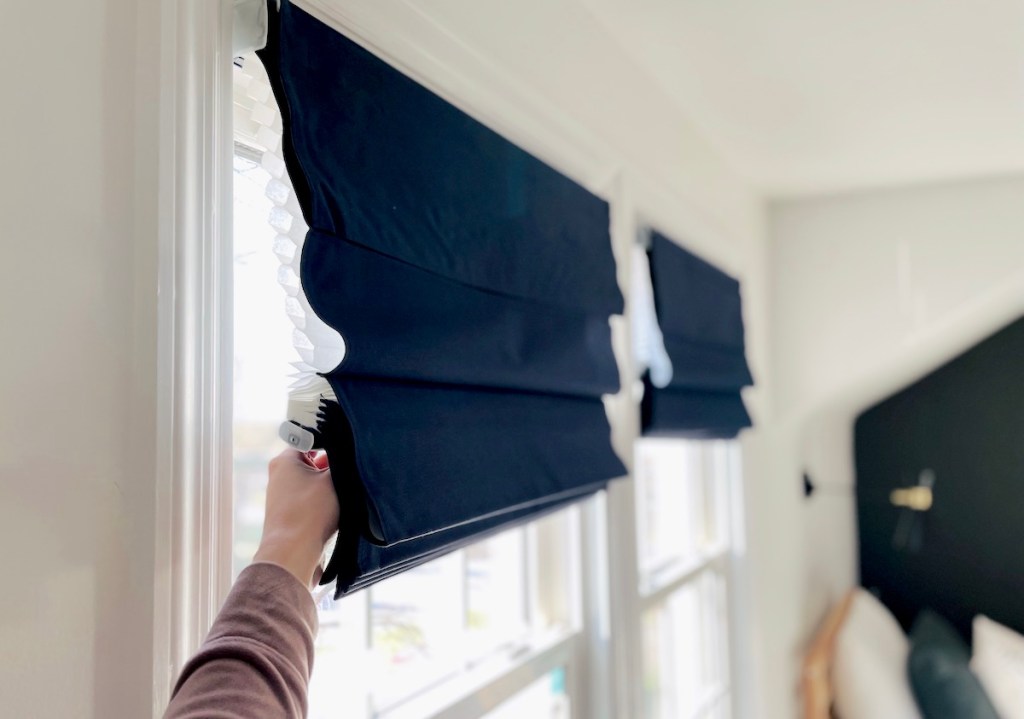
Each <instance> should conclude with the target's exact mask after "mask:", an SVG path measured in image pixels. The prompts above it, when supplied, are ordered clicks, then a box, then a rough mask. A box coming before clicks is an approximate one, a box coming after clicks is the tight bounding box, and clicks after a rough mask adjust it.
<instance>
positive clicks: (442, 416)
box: [260, 0, 625, 594]
mask: <svg viewBox="0 0 1024 719" xmlns="http://www.w3.org/2000/svg"><path fill="white" fill-rule="evenodd" d="M275 5H276V3H273V2H272V3H271V4H270V7H271V28H270V33H269V41H268V45H267V47H266V48H265V49H264V50H263V51H261V52H260V58H261V60H262V61H263V63H264V65H265V66H266V68H267V72H268V75H269V77H270V79H271V84H272V85H273V87H274V93H275V96H276V98H277V101H278V104H279V105H280V107H281V112H282V116H283V118H284V123H285V137H284V150H285V159H286V162H287V165H288V169H289V173H290V175H291V178H292V182H293V184H294V185H295V188H296V193H297V195H298V196H299V201H300V204H301V206H302V210H303V214H304V216H305V219H306V221H307V223H308V224H309V227H310V228H311V229H310V231H309V233H308V235H307V237H306V241H305V244H304V247H303V251H302V258H301V272H300V274H301V281H302V287H303V290H304V291H305V293H306V297H307V298H308V300H309V303H310V305H311V306H312V308H313V309H314V311H315V312H316V314H317V315H318V316H319V317H320V318H321V319H323V320H324V322H326V323H327V324H328V325H330V326H331V327H333V328H334V329H336V330H337V331H338V332H339V333H340V334H341V335H342V336H343V337H344V340H345V346H346V354H345V358H344V360H343V361H342V363H341V364H340V365H339V366H338V367H337V368H336V369H334V370H332V371H330V372H328V373H326V374H325V377H326V379H327V380H328V382H329V383H330V385H331V388H332V389H333V391H334V394H335V395H336V397H337V403H336V404H335V403H328V404H326V405H325V406H324V407H323V414H322V422H321V423H320V426H319V434H320V440H321V443H322V445H323V446H324V448H325V449H326V450H327V452H328V455H329V459H330V462H331V468H332V475H333V477H334V481H335V487H336V489H337V491H338V494H339V498H340V500H341V505H342V509H343V513H344V514H347V516H343V518H342V534H341V535H340V536H339V539H338V544H337V546H336V548H335V551H334V555H333V557H332V559H331V561H330V563H329V565H328V567H327V571H326V572H325V574H324V580H323V581H324V583H326V582H329V581H331V580H333V579H334V578H337V580H338V592H339V594H343V593H347V592H350V591H354V590H356V589H359V588H361V587H364V586H367V585H369V584H372V583H373V582H375V581H378V580H379V579H382V578H384V577H386V576H390V575H391V574H394V573H395V572H398V571H401V570H403V569H406V568H409V567H412V566H415V565H417V564H419V563H421V562H424V561H426V560H428V559H430V558H432V557H435V556H438V555H440V554H443V553H445V552H447V551H451V550H452V549H454V548H456V547H459V546H461V545H463V544H465V543H467V542H470V541H472V540H474V539H477V538H479V537H480V536H481V535H482V534H483V533H488V532H493V531H497V530H498V529H501V528H503V527H505V526H508V525H510V524H513V523H516V522H522V521H525V520H528V519H530V518H533V517H536V516H539V515H540V514H543V513H545V512H549V511H553V510H554V509H557V508H560V507H562V506H564V505H565V504H567V503H569V502H572V501H574V500H577V499H580V498H582V497H584V496H586V495H587V494H589V493H592V492H594V491H596V490H598V489H601V488H602V487H603V486H604V485H605V484H606V482H607V481H608V480H609V479H612V478H614V477H616V476H619V475H621V474H624V472H625V470H624V468H623V466H622V464H621V462H620V461H619V459H618V457H617V456H616V455H615V453H614V452H613V451H612V448H611V444H610V428H609V425H608V420H607V417H606V415H605V411H604V406H603V403H602V400H601V396H602V395H603V394H608V393H614V392H616V391H617V390H618V386H619V382H618V370H617V366H616V363H615V358H614V356H613V354H612V349H611V333H610V327H609V322H608V318H609V315H611V314H616V313H621V312H622V308H623V302H622V296H621V294H620V292H619V289H618V285H617V284H616V278H615V263H614V258H613V256H612V252H611V243H610V237H609V222H608V220H609V216H608V206H607V204H606V203H605V202H604V201H603V200H601V199H600V198H598V197H596V196H594V195H593V194H591V193H590V192H588V191H586V190H585V189H584V188H582V187H581V186H579V185H578V184H576V183H574V182H573V181H571V180H569V179H568V178H566V177H565V176H563V175H561V174H559V173H558V172H556V171H555V170H553V169H552V168H551V167H549V166H547V165H545V164H544V163H543V162H541V161H539V160H538V159H536V158H535V157H533V156H531V155H530V154H528V153H526V152H525V151H523V150H522V149H520V148H518V147H517V146H515V145H513V144H512V143H510V142H508V141H507V140H505V139H504V138H502V137H501V136H500V135H498V134H496V133H495V132H493V131H491V130H490V129H488V128H487V127H485V126H484V125H482V124H481V123H479V122H478V121H476V120H474V119H473V118H471V117H470V116H468V115H467V114H465V113H464V112H462V111H460V110H459V109H457V108H456V107H454V106H452V105H451V104H449V103H448V102H446V101H444V100H443V99H441V98H440V97H438V96H437V95H435V94H433V93H432V92H430V91H429V90H427V89H425V88H424V87H422V86H421V85H419V84H417V83H416V82H415V81H413V80H411V79H409V78H408V77H406V76H404V75H403V74H402V73H400V72H398V71H397V70H395V69H394V68H392V67H391V66H389V65H387V64H386V63H384V62H382V61H381V60H380V59H378V58H376V57H375V56H373V55H372V54H370V53H369V52H367V51H365V50H363V49H362V48H361V47H359V46H358V45H356V44H355V43H353V42H352V41H350V40H348V39H347V38H345V37H344V36H342V35H341V34H339V33H338V32H337V31H335V30H334V29H332V28H330V27H328V26H327V25H325V24H324V23H322V22H320V21H319V20H317V19H315V18H313V17H312V16H310V15H308V14H307V13H305V12H304V11H302V10H300V9H298V8H296V7H295V6H294V5H292V4H291V3H289V2H288V1H287V0H285V1H284V2H282V3H281V7H280V9H279V10H275Z"/></svg>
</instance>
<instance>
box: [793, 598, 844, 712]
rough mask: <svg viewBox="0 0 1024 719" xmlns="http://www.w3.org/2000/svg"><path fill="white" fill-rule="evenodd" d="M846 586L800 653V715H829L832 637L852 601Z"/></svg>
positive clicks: (833, 646)
mask: <svg viewBox="0 0 1024 719" xmlns="http://www.w3.org/2000/svg"><path fill="white" fill-rule="evenodd" d="M853 596H854V590H852V589H851V590H850V591H848V592H847V593H846V595H845V596H844V597H843V598H842V600H841V601H840V602H839V603H838V604H836V605H835V606H834V607H833V608H832V609H831V610H829V613H828V614H827V615H826V616H825V619H824V620H823V621H822V623H821V625H820V626H819V627H818V631H817V632H815V635H814V638H813V639H812V640H811V643H810V645H809V646H808V648H807V653H806V654H805V655H804V663H803V671H802V672H801V677H800V691H801V694H802V698H803V712H804V713H803V716H804V719H829V718H830V717H831V716H832V659H833V656H834V654H835V647H836V637H837V636H838V635H839V630H840V629H842V627H843V622H845V621H846V616H847V614H849V612H850V604H851V603H852V602H853Z"/></svg>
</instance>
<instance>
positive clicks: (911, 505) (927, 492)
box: [889, 485, 933, 512]
mask: <svg viewBox="0 0 1024 719" xmlns="http://www.w3.org/2000/svg"><path fill="white" fill-rule="evenodd" d="M889 501H890V502H891V503H892V505H893V506H894V507H904V508H906V509H912V510H914V511H915V512H927V511H928V510H929V509H931V508H932V501H933V498H932V488H931V487H928V486H920V485H918V486H916V487H904V488H902V489H894V490H892V492H890V493H889Z"/></svg>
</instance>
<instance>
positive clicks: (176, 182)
mask: <svg viewBox="0 0 1024 719" xmlns="http://www.w3.org/2000/svg"><path fill="white" fill-rule="evenodd" d="M232 12H233V3H232V1H231V0H218V1H217V2H209V1H208V0H162V2H161V4H160V59H159V64H160V68H159V80H160V95H159V118H160V119H159V122H160V126H159V147H158V167H159V199H158V203H159V207H158V216H159V227H160V230H159V239H158V244H159V250H158V253H159V254H158V256H159V259H158V279H157V287H158V289H157V353H158V360H157V383H158V384H157V447H156V456H157V466H156V498H155V507H154V510H155V518H154V535H155V538H156V541H155V552H154V557H153V561H154V575H155V587H154V607H153V612H154V623H153V624H154V626H153V649H154V651H153V677H154V686H153V715H154V716H155V717H159V716H161V715H162V714H163V712H164V709H165V708H166V706H167V703H168V701H169V699H170V691H171V685H172V682H173V681H174V678H175V676H176V674H177V672H178V671H179V670H180V668H181V667H182V666H183V664H184V662H186V661H187V660H188V658H189V657H190V656H191V655H192V654H193V653H194V652H195V650H196V649H197V648H198V647H199V644H200V643H201V641H202V639H203V637H204V636H205V634H206V631H207V630H208V628H209V626H210V624H211V623H212V621H213V619H214V617H215V616H216V613H217V610H218V609H219V607H220V605H221V603H222V602H223V599H224V597H225V596H226V595H227V591H228V589H229V588H230V581H231V551H230V542H231V520H232V506H231V449H230V448H231V387H230V377H231V368H232V356H231V355H232V353H231V334H232V306H231V304H232V303H231V292H232V279H231V268H232V264H231V260H232V243H231V227H232V225H231V202H230V198H231V187H232V185H231V180H232V175H231V149H232V143H231V139H232V132H231V52H230V49H231V32H232ZM225 378H227V379H228V381H225ZM225 529H226V530H227V531H225Z"/></svg>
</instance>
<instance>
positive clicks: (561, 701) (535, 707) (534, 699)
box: [482, 667, 572, 719]
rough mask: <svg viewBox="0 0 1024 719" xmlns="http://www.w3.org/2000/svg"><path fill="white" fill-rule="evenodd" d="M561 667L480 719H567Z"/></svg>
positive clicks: (566, 701)
mask: <svg viewBox="0 0 1024 719" xmlns="http://www.w3.org/2000/svg"><path fill="white" fill-rule="evenodd" d="M571 716H572V712H571V711H570V706H569V696H568V694H566V692H565V669H563V668H561V667H559V668H558V669H555V670H553V671H552V672H550V673H549V674H548V675H547V676H544V677H541V678H540V679H538V680H536V681H535V682H533V683H532V684H530V685H529V686H528V687H526V688H525V689H523V690H522V691H521V692H519V693H518V694H516V695H515V696H513V697H512V698H511V699H508V700H506V701H504V702H502V703H501V704H499V705H498V706H497V707H495V708H494V709H492V710H491V711H489V712H488V713H487V714H484V715H483V717H482V719H523V717H530V719H569V717H571Z"/></svg>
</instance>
